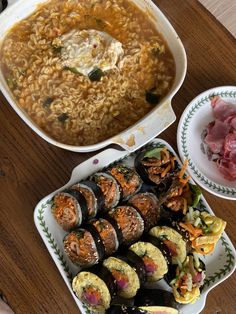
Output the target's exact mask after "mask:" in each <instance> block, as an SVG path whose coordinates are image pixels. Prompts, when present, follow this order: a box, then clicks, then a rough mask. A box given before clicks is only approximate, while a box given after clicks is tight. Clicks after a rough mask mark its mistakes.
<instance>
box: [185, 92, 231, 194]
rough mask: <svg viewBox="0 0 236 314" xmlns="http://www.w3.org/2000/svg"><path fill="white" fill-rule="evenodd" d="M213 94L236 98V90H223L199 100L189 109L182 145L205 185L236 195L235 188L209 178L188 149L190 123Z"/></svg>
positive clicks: (191, 164)
mask: <svg viewBox="0 0 236 314" xmlns="http://www.w3.org/2000/svg"><path fill="white" fill-rule="evenodd" d="M213 96H221V97H235V98H236V92H233V91H223V92H218V93H213V94H209V95H208V96H205V97H203V98H201V99H200V100H199V101H198V102H196V103H195V104H194V105H193V106H192V107H191V109H190V110H189V112H188V114H187V116H186V117H185V119H184V122H183V128H182V130H181V145H182V151H183V153H184V157H185V158H186V159H188V164H189V167H190V168H191V169H192V171H193V172H194V174H195V175H196V176H197V178H198V179H199V180H200V181H201V182H203V183H204V184H205V185H207V186H208V187H209V188H210V189H212V190H214V191H217V192H218V193H221V194H225V195H231V196H234V195H236V191H235V189H231V188H227V187H224V186H222V185H219V184H216V183H214V182H212V181H211V180H209V179H207V178H206V177H205V176H204V175H203V174H202V173H201V172H200V171H199V170H198V169H197V168H196V166H195V165H194V163H193V161H192V160H191V158H190V156H189V153H188V149H187V130H188V126H189V123H190V121H191V119H192V117H193V115H194V114H195V112H196V111H197V110H198V109H199V108H201V107H202V106H203V105H204V104H205V103H206V102H208V101H209V100H210V98H212V97H213Z"/></svg>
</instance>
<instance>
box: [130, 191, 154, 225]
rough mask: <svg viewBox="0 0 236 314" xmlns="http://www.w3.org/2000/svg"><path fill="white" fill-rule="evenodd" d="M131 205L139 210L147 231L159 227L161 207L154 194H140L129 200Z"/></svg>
mask: <svg viewBox="0 0 236 314" xmlns="http://www.w3.org/2000/svg"><path fill="white" fill-rule="evenodd" d="M129 204H130V205H131V206H133V207H134V208H136V209H138V211H139V213H140V214H141V215H142V217H143V220H144V226H145V231H148V230H149V229H151V228H152V227H154V226H156V225H157V222H158V220H159V217H160V206H159V203H158V199H157V197H156V196H155V195H154V194H153V193H138V194H136V195H134V196H133V197H132V198H131V199H130V200H129Z"/></svg>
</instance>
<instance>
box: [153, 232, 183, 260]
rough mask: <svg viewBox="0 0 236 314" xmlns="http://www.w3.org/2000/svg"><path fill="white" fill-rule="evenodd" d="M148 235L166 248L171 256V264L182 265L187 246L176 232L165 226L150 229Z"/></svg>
mask: <svg viewBox="0 0 236 314" xmlns="http://www.w3.org/2000/svg"><path fill="white" fill-rule="evenodd" d="M149 234H150V235H152V236H154V237H156V238H158V239H159V240H160V241H161V242H162V243H163V244H164V245H165V246H166V248H167V250H168V251H169V253H170V255H171V256H172V264H179V263H183V261H184V260H185V258H186V255H187V246H186V242H185V240H184V239H183V237H182V235H181V234H180V233H179V232H178V231H176V230H174V229H173V228H170V227H166V226H162V227H161V226H157V227H154V228H152V229H151V230H150V231H149Z"/></svg>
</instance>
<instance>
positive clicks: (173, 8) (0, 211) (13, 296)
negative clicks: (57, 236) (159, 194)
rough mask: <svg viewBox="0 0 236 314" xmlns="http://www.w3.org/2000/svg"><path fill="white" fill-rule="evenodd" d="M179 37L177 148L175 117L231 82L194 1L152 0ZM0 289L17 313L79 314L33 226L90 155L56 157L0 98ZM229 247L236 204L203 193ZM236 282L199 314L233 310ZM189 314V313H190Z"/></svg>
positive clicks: (226, 40)
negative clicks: (184, 63)
mask: <svg viewBox="0 0 236 314" xmlns="http://www.w3.org/2000/svg"><path fill="white" fill-rule="evenodd" d="M155 2H156V3H157V4H158V6H159V7H160V9H161V10H162V11H163V12H164V14H165V15H166V16H167V17H168V18H169V20H170V22H171V23H172V25H173V26H174V28H175V29H176V31H177V33H178V34H179V36H180V37H181V39H182V41H183V43H184V46H185V49H186V52H187V56H188V71H187V76H186V79H185V82H184V84H183V86H182V88H181V90H180V91H179V92H178V94H177V95H176V97H174V99H173V107H174V110H175V112H176V114H177V122H176V123H175V124H173V125H172V126H171V127H170V128H168V130H166V131H165V132H164V133H163V134H161V137H162V138H163V139H165V140H167V141H168V142H169V143H170V144H171V145H173V147H174V148H176V130H177V125H178V119H179V117H180V115H181V113H182V112H183V110H184V108H185V106H186V105H187V104H188V103H189V101H190V100H191V99H193V98H194V97H195V96H196V95H198V94H199V93H200V92H202V91H204V90H207V89H209V88H211V87H215V86H220V85H234V84H235V82H236V72H235V68H236V64H235V61H236V45H235V39H234V38H233V37H232V36H231V35H230V33H228V32H227V31H226V30H225V29H224V28H223V26H221V25H220V24H219V23H218V22H217V21H216V20H215V18H214V17H213V16H211V15H210V14H209V13H208V12H207V11H206V9H204V7H202V6H201V5H200V4H199V3H198V2H197V1H195V0H188V1H179V0H168V1H167V0H156V1H155ZM0 104H1V106H0V134H1V141H0V154H1V159H0V184H1V186H0V291H2V292H3V293H4V294H5V296H6V298H7V299H8V301H9V303H10V305H11V306H12V308H13V309H14V311H15V312H16V313H17V314H34V313H36V314H40V313H43V314H45V313H50V314H53V313H57V314H59V313H63V314H66V313H68V314H72V313H79V311H78V309H77V307H76V305H75V302H74V300H73V299H72V297H71V295H70V293H69V292H68V289H67V288H66V285H65V283H64V281H63V279H62V278H61V276H60V274H59V272H58V270H57V268H56V266H55V265H54V262H53V261H52V259H51V257H50V255H49V253H48V251H47V249H46V247H45V246H44V244H43V242H42V240H41V238H40V236H39V234H38V232H37V231H36V228H35V226H34V222H33V210H34V207H35V205H36V204H37V202H38V201H39V200H40V199H41V198H43V197H44V196H45V195H47V194H49V193H50V192H51V191H54V190H55V189H57V188H59V187H60V186H62V185H63V184H64V183H65V182H66V181H67V180H68V178H69V176H70V173H71V170H72V169H73V168H74V167H75V166H76V165H78V164H79V163H81V162H82V161H83V160H85V159H87V158H88V157H90V156H91V155H92V154H76V153H72V152H68V151H63V150H61V149H59V148H56V147H53V146H52V145H50V144H48V143H46V142H45V141H43V140H42V139H41V138H40V137H39V136H37V135H36V134H35V133H33V132H32V131H31V130H30V128H29V127H27V126H26V125H25V124H24V123H23V122H22V121H21V120H20V118H19V117H18V116H17V115H16V113H15V112H14V111H13V110H12V109H11V107H10V106H9V105H8V103H7V101H6V100H5V99H4V97H3V96H2V95H0ZM204 195H205V196H206V199H207V201H208V202H209V204H210V205H211V207H212V209H213V210H214V212H215V214H216V215H219V216H221V217H223V218H224V219H225V220H226V221H227V222H228V225H227V233H228V235H229V237H230V238H231V240H232V241H233V243H234V244H235V243H236V232H235V221H236V203H235V202H233V201H227V200H223V199H220V198H217V197H215V196H212V195H210V194H208V193H207V192H204ZM235 288H236V277H233V276H232V277H231V278H230V279H228V280H227V281H225V282H224V283H222V284H221V285H220V286H218V287H217V288H215V289H214V290H213V291H212V292H211V293H210V294H209V296H208V298H207V304H206V307H205V309H204V311H203V313H224V314H233V313H235V311H236V298H235ZM193 314H194V313H193Z"/></svg>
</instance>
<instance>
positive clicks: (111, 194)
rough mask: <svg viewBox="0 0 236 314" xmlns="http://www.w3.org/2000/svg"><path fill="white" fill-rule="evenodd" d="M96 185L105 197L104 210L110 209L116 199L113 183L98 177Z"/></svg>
mask: <svg viewBox="0 0 236 314" xmlns="http://www.w3.org/2000/svg"><path fill="white" fill-rule="evenodd" d="M98 185H99V187H100V188H101V190H102V193H103V195H104V197H105V206H106V208H110V207H111V206H112V204H113V202H114V199H115V197H116V186H115V183H114V182H113V181H112V180H109V179H107V178H105V177H100V178H99V183H98Z"/></svg>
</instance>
